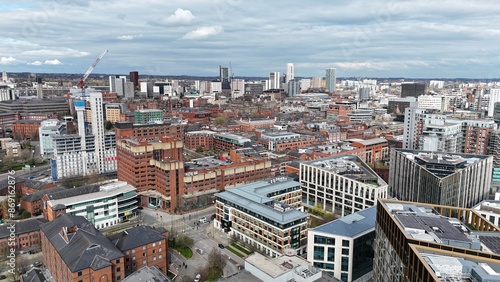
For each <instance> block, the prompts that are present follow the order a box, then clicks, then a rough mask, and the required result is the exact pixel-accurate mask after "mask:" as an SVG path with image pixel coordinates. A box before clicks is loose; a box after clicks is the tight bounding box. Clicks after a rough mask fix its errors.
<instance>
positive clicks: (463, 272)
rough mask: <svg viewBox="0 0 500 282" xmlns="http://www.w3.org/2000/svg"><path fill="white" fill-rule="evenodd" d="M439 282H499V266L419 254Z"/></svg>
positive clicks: (465, 259) (457, 258)
mask: <svg viewBox="0 0 500 282" xmlns="http://www.w3.org/2000/svg"><path fill="white" fill-rule="evenodd" d="M420 255H421V256H422V258H423V260H424V261H425V262H426V263H427V264H428V265H429V266H430V268H431V269H432V270H433V271H434V273H435V274H436V276H437V277H438V278H440V280H441V281H449V282H454V281H457V282H458V281H490V282H498V281H500V264H498V263H491V262H479V261H475V260H471V259H468V258H460V257H451V256H446V255H438V254H431V253H426V252H420Z"/></svg>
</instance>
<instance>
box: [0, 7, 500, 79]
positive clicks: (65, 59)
mask: <svg viewBox="0 0 500 282" xmlns="http://www.w3.org/2000/svg"><path fill="white" fill-rule="evenodd" d="M2 2H5V4H7V3H8V9H7V8H6V9H0V17H1V18H2V21H1V22H0V29H1V30H2V35H1V36H0V65H2V68H3V69H5V70H6V71H8V72H16V71H28V72H30V71H37V72H69V73H83V72H85V70H86V69H87V68H88V67H89V66H90V65H91V64H92V63H93V62H94V60H95V59H96V58H97V56H99V54H100V53H101V52H102V51H103V50H106V49H107V50H109V53H108V54H106V56H105V58H104V59H103V60H102V61H101V62H100V63H99V66H98V67H97V68H96V69H95V71H94V72H95V73H108V74H124V73H128V72H129V71H131V70H138V71H139V72H140V73H148V74H156V75H200V76H217V75H218V66H219V65H228V64H229V62H231V65H232V69H233V72H234V73H235V76H262V77H263V76H266V75H268V73H269V72H270V71H280V72H284V71H285V67H286V63H288V62H293V63H295V65H296V67H295V73H296V76H304V77H307V76H321V75H324V69H325V68H326V67H336V68H338V71H337V72H338V76H339V77H349V76H367V77H415V78H421V77H450V78H452V77H470V78H495V77H500V75H499V74H500V72H499V68H500V67H498V66H500V57H499V56H498V55H497V53H498V51H497V50H498V47H497V46H499V45H500V36H499V35H500V27H499V26H498V24H497V23H498V22H500V2H498V1H493V0H481V1H464V0H458V1H451V0H443V1H430V0H420V1H407V0H405V1H396V0H391V1H385V0H384V1H380V0H375V1H362V0H352V1H320V0H313V1H298V0H290V1H261V0H256V1H251V2H249V1H242V0H213V1H203V0H183V1H180V0H172V1H160V0H143V1H140V2H137V1H129V0H121V1H115V0H110V1H79V2H78V3H79V4H78V3H77V4H78V5H79V6H78V9H76V8H75V7H74V5H75V2H72V1H58V0H43V1H37V2H36V4H35V3H34V2H33V1H28V0H20V1H16V3H15V4H12V3H10V2H7V1H3V0H0V7H2ZM6 7H7V6H6Z"/></svg>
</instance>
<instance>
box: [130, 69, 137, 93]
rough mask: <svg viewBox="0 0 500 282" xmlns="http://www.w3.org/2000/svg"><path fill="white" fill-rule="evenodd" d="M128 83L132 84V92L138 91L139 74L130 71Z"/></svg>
mask: <svg viewBox="0 0 500 282" xmlns="http://www.w3.org/2000/svg"><path fill="white" fill-rule="evenodd" d="M130 82H132V83H133V84H134V90H139V72H138V71H131V72H130Z"/></svg>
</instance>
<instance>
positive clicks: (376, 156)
mask: <svg viewBox="0 0 500 282" xmlns="http://www.w3.org/2000/svg"><path fill="white" fill-rule="evenodd" d="M346 141H348V142H351V146H353V147H356V148H360V149H362V150H364V152H365V155H364V157H362V158H361V159H362V160H363V161H364V162H366V163H369V164H374V163H376V162H377V161H380V160H383V159H386V158H388V157H389V142H388V141H387V139H385V138H374V139H368V140H363V139H349V140H346Z"/></svg>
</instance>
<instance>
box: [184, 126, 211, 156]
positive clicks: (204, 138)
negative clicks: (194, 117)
mask: <svg viewBox="0 0 500 282" xmlns="http://www.w3.org/2000/svg"><path fill="white" fill-rule="evenodd" d="M214 134H215V132H213V131H210V130H200V131H190V132H186V134H184V146H185V147H186V148H187V149H189V150H193V151H195V150H196V149H197V148H198V147H199V146H201V148H203V150H204V151H205V150H212V149H213V148H214Z"/></svg>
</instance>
